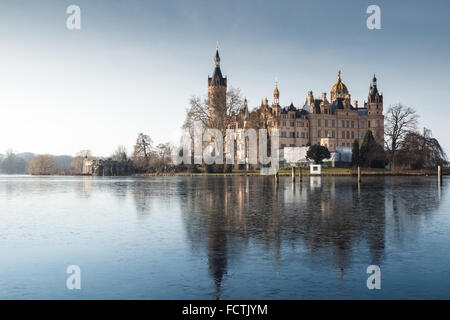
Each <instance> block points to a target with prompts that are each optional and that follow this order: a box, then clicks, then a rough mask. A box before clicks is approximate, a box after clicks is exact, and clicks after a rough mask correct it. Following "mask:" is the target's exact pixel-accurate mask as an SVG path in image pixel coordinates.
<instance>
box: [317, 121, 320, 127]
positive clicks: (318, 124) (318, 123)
mask: <svg viewBox="0 0 450 320" xmlns="http://www.w3.org/2000/svg"><path fill="white" fill-rule="evenodd" d="M317 126H318V127H320V119H317Z"/></svg>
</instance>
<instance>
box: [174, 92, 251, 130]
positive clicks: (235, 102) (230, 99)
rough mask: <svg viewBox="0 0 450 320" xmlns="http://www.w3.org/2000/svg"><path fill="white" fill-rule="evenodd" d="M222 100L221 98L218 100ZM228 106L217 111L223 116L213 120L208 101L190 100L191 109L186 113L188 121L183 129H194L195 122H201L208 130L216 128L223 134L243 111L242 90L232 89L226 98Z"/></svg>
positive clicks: (197, 98)
mask: <svg viewBox="0 0 450 320" xmlns="http://www.w3.org/2000/svg"><path fill="white" fill-rule="evenodd" d="M217 99H218V100H220V99H219V98H217ZM225 101H226V104H225V106H224V107H223V108H224V109H223V110H217V112H216V114H217V113H221V114H222V115H223V116H221V117H215V118H212V117H211V115H210V113H209V102H208V99H202V98H200V97H198V96H193V97H192V98H191V100H190V102H189V103H190V107H189V108H188V109H187V111H186V120H185V122H184V125H183V128H186V129H191V128H193V123H194V121H200V122H201V123H202V125H203V126H204V127H205V128H206V127H209V128H215V129H219V130H220V131H221V132H223V134H224V136H225V131H226V129H227V128H228V126H229V124H230V123H231V121H232V119H233V114H237V113H238V112H239V110H241V109H242V106H243V99H242V94H241V90H240V89H238V88H230V89H229V90H228V91H227V93H226V97H225Z"/></svg>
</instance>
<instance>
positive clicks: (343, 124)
mask: <svg viewBox="0 0 450 320" xmlns="http://www.w3.org/2000/svg"><path fill="white" fill-rule="evenodd" d="M342 128H345V121H344V120H342Z"/></svg>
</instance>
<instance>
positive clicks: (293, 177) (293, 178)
mask: <svg viewBox="0 0 450 320" xmlns="http://www.w3.org/2000/svg"><path fill="white" fill-rule="evenodd" d="M292 182H295V167H292Z"/></svg>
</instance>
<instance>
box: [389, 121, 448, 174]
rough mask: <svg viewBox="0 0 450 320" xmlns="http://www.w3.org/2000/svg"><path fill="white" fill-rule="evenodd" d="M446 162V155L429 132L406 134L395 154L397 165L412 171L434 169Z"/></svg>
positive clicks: (424, 130) (425, 129)
mask: <svg viewBox="0 0 450 320" xmlns="http://www.w3.org/2000/svg"><path fill="white" fill-rule="evenodd" d="M445 161H447V155H446V154H445V152H444V149H443V148H442V147H441V145H440V144H439V141H438V140H437V139H436V138H433V135H432V132H431V130H429V129H427V128H424V129H423V133H420V132H408V133H407V134H406V136H405V138H404V139H403V141H402V144H401V146H400V149H399V150H398V154H397V163H398V164H400V165H402V166H405V167H409V168H412V169H422V168H424V167H428V168H430V167H435V166H438V165H442V164H443V163H444V162H445Z"/></svg>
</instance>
